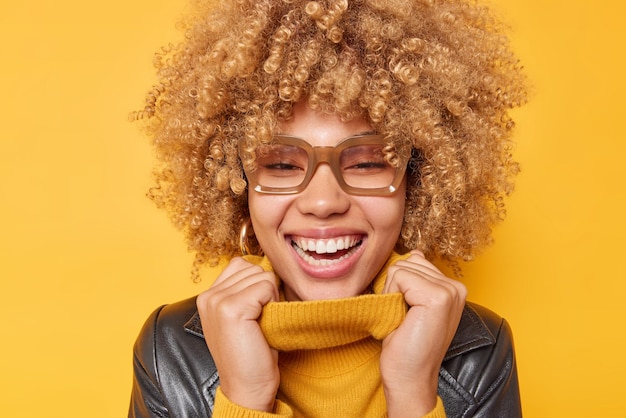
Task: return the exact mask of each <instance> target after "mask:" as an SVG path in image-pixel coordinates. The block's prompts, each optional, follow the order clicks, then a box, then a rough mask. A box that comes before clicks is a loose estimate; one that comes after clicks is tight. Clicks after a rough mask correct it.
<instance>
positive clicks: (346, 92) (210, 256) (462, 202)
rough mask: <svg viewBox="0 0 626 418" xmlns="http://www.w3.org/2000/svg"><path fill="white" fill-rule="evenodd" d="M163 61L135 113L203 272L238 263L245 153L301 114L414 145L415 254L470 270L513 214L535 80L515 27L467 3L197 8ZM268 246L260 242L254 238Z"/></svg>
mask: <svg viewBox="0 0 626 418" xmlns="http://www.w3.org/2000/svg"><path fill="white" fill-rule="evenodd" d="M182 27H183V29H184V32H185V38H184V41H183V42H181V43H180V44H179V45H177V46H170V47H168V48H164V49H163V50H162V51H161V52H160V53H159V54H157V56H156V61H155V66H156V68H157V74H158V78H159V79H158V84H156V85H155V86H154V87H153V89H152V90H151V91H150V92H149V93H148V95H147V99H146V105H145V108H144V109H143V110H142V111H139V112H136V113H135V115H134V116H135V117H136V118H138V119H144V120H146V121H147V128H148V131H149V134H150V135H151V136H152V138H153V141H154V147H155V149H156V152H157V158H158V161H159V164H158V166H157V168H156V172H155V175H156V186H155V187H154V188H152V189H151V191H150V193H149V196H150V197H151V198H152V199H153V200H154V201H155V202H156V204H157V205H158V206H159V207H163V208H165V209H167V210H168V212H169V213H170V215H171V218H172V220H173V222H174V223H175V224H176V225H177V226H178V227H180V228H182V229H184V231H185V232H186V235H187V238H188V246H189V249H190V250H192V251H194V252H195V254H196V259H195V262H194V271H195V273H194V277H196V278H197V277H198V276H197V269H198V267H200V266H201V265H203V264H205V263H208V264H210V265H215V264H216V263H217V262H218V260H219V259H220V258H221V257H232V256H234V255H236V254H237V253H239V245H238V236H239V230H240V227H241V224H242V223H243V222H244V221H245V220H246V219H247V218H248V205H247V193H246V192H247V183H246V179H245V175H244V173H243V170H242V165H241V161H240V158H239V155H238V144H239V143H240V142H241V141H245V142H244V143H245V144H246V146H247V147H248V148H249V149H254V147H255V146H257V145H258V144H260V143H266V142H269V141H271V138H272V135H273V132H274V129H275V127H276V126H277V124H278V123H280V121H284V120H288V119H289V118H290V116H291V114H292V106H293V105H294V103H296V102H299V101H302V100H307V101H308V103H309V105H310V106H311V107H312V108H314V109H318V110H320V111H323V112H331V113H335V114H337V115H339V116H340V117H341V118H342V119H344V120H349V119H351V118H355V117H363V118H365V119H366V120H367V121H368V122H369V123H370V124H371V125H372V126H373V127H374V129H376V131H377V132H380V133H382V134H384V135H385V136H386V138H387V140H388V141H389V143H390V144H393V145H394V146H395V147H397V148H398V149H400V148H405V147H407V146H408V147H411V149H412V150H413V157H412V160H411V162H410V163H409V170H408V174H407V176H408V181H407V195H406V209H405V215H404V221H403V226H402V232H401V235H400V237H399V238H398V246H399V247H401V248H419V249H421V250H422V251H424V252H425V253H426V255H427V256H430V257H440V258H443V259H447V260H458V259H464V260H469V259H471V258H472V257H473V256H474V254H475V251H476V249H478V248H480V247H481V246H483V245H485V244H487V243H489V242H490V240H491V226H492V225H493V224H494V223H495V222H497V221H498V220H500V219H501V218H502V217H503V215H504V206H503V196H505V195H507V194H508V193H509V192H510V191H511V190H512V188H513V182H512V179H513V177H514V175H515V174H516V173H517V172H518V165H517V164H516V163H515V162H514V161H513V160H512V158H511V148H512V145H511V142H510V137H511V130H512V128H513V121H512V120H511V118H510V116H509V110H510V109H512V108H514V107H516V106H519V105H521V104H522V103H523V102H525V100H526V89H525V80H524V76H523V74H522V71H521V68H520V65H519V64H518V60H517V59H516V57H515V56H514V55H513V53H512V52H511V49H510V47H509V44H508V39H507V37H506V36H505V35H504V31H503V28H502V25H501V24H500V23H499V22H498V21H497V19H495V18H494V17H493V15H492V14H491V12H490V11H489V10H488V9H486V8H485V7H483V6H480V5H478V4H477V3H476V2H474V1H465V0H314V1H311V0H233V1H227V2H211V1H197V2H196V4H195V9H194V13H192V14H191V15H190V16H189V17H188V18H187V19H186V20H185V21H184V22H183V23H182ZM256 245H258V243H256Z"/></svg>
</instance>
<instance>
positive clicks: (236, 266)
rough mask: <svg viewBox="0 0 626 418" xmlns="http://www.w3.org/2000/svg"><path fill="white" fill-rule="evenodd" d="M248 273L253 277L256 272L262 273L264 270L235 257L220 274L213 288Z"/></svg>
mask: <svg viewBox="0 0 626 418" xmlns="http://www.w3.org/2000/svg"><path fill="white" fill-rule="evenodd" d="M243 271H248V273H247V275H251V274H253V273H254V272H258V273H260V272H262V271H263V268H262V267H261V266H258V265H256V264H252V263H250V262H248V261H246V260H244V259H243V258H241V257H235V258H233V259H232V260H230V262H229V263H228V265H227V266H226V268H225V269H224V270H223V271H222V272H221V273H220V275H219V276H218V277H217V279H216V280H215V282H213V285H212V287H216V286H219V285H220V283H223V282H224V281H226V280H229V278H231V277H232V276H233V275H236V274H237V273H240V272H243Z"/></svg>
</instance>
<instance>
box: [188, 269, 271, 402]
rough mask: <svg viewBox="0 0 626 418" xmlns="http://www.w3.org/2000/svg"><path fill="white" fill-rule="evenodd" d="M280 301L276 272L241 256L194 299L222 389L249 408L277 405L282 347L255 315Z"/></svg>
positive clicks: (257, 315) (231, 398) (229, 397)
mask: <svg viewBox="0 0 626 418" xmlns="http://www.w3.org/2000/svg"><path fill="white" fill-rule="evenodd" d="M277 300H278V289H277V287H276V278H275V276H274V274H273V273H271V272H266V271H264V270H263V269H262V268H261V267H260V266H257V265H255V264H251V263H249V262H247V261H246V260H244V259H243V258H239V257H237V258H234V259H232V260H231V261H230V263H229V264H228V266H227V267H226V268H225V269H224V271H223V272H222V273H221V274H220V275H219V277H218V278H217V280H216V281H215V283H214V284H213V286H211V288H209V290H207V291H205V292H203V293H201V294H200V295H198V298H197V301H196V304H197V306H198V312H199V314H200V320H201V322H202V331H203V333H204V337H205V340H206V343H207V345H208V347H209V350H210V351H211V355H212V357H213V360H214V361H215V365H216V366H217V370H218V373H219V376H220V386H221V390H222V392H223V393H224V395H226V397H227V398H228V399H229V400H230V401H231V402H234V403H236V404H238V405H240V406H243V407H246V408H249V409H255V410H259V411H267V412H270V411H272V409H273V407H274V400H275V399H276V392H277V391H278V384H279V383H280V373H279V371H278V352H277V351H276V350H274V349H271V348H270V347H269V345H268V344H267V341H266V340H265V337H264V336H263V333H262V332H261V328H260V327H259V324H258V322H257V319H258V318H259V316H261V311H262V309H263V306H265V305H266V304H267V303H268V302H271V301H277Z"/></svg>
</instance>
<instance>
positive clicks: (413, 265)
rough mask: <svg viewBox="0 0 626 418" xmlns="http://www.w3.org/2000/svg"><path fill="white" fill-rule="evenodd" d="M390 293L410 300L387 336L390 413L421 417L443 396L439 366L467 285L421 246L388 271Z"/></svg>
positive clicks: (384, 357)
mask: <svg viewBox="0 0 626 418" xmlns="http://www.w3.org/2000/svg"><path fill="white" fill-rule="evenodd" d="M384 292H385V293H392V292H401V293H402V294H403V295H404V299H405V301H406V303H407V304H408V306H409V311H408V313H407V316H406V318H405V320H404V321H403V322H402V324H401V325H400V326H399V327H398V328H397V329H396V330H395V331H393V332H392V333H391V334H390V335H389V336H387V337H386V338H385V339H384V340H383V348H382V353H381V358H380V372H381V376H382V380H383V387H384V390H385V397H386V399H387V410H388V414H389V417H393V418H397V417H405V416H406V417H409V416H410V417H418V416H422V415H425V414H427V413H428V412H430V411H431V410H432V409H433V408H434V407H435V405H436V401H437V382H438V377H439V369H440V367H441V363H442V361H443V358H444V356H445V353H446V351H447V349H448V346H449V345H450V342H451V341H452V338H453V337H454V334H455V332H456V329H457V327H458V324H459V321H460V319H461V313H462V312H463V307H464V305H465V298H466V296H467V290H466V288H465V286H464V285H463V284H462V283H460V282H458V281H456V280H452V279H449V278H447V277H446V276H444V275H443V273H441V272H440V271H439V270H438V269H437V268H436V267H435V266H434V265H433V264H431V263H430V262H429V261H428V260H426V259H425V258H424V255H423V254H422V253H421V252H419V251H412V252H411V256H410V257H409V258H408V259H406V260H402V261H398V262H397V263H396V264H395V265H393V266H391V267H390V268H389V270H388V273H387V282H386V283H385V289H384Z"/></svg>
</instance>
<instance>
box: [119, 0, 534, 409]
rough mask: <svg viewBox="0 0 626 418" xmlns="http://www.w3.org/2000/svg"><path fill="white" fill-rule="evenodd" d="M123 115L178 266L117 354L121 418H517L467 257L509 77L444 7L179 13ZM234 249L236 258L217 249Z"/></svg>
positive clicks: (496, 37)
mask: <svg viewBox="0 0 626 418" xmlns="http://www.w3.org/2000/svg"><path fill="white" fill-rule="evenodd" d="M185 32H186V36H185V40H184V42H183V43H181V44H180V45H179V46H178V47H174V48H169V49H168V50H166V51H164V52H163V53H162V54H160V55H159V58H160V59H159V60H157V68H158V72H159V77H160V83H159V84H158V85H157V86H155V88H154V89H153V91H152V92H150V93H149V95H148V100H147V104H146V107H145V109H144V111H142V112H140V113H139V114H138V115H137V117H139V118H144V119H146V120H147V121H148V129H149V132H150V134H151V135H152V137H153V138H154V144H155V148H156V150H157V155H158V158H159V160H160V166H159V170H158V172H157V182H158V186H157V187H155V188H154V189H153V190H152V191H151V197H152V198H153V199H154V200H155V202H156V203H157V204H158V205H160V206H162V207H164V208H166V209H167V210H168V211H169V212H170V214H171V216H172V219H173V221H174V222H175V224H176V225H178V226H180V227H181V228H182V229H183V230H184V231H185V232H186V235H187V237H188V242H189V247H190V249H192V250H193V251H194V252H195V254H196V260H195V262H194V272H193V275H194V278H196V279H197V278H198V277H199V273H198V271H199V268H200V267H201V266H202V265H205V264H209V265H213V266H215V265H216V264H217V263H218V261H219V260H226V262H227V265H226V267H225V268H224V269H223V271H221V273H220V274H219V276H218V277H217V279H216V280H215V282H214V283H213V284H212V285H211V286H210V287H209V288H208V290H206V291H205V292H203V293H202V294H200V295H199V296H198V297H197V298H192V299H189V300H186V301H182V302H179V303H175V304H172V305H168V306H165V307H161V308H159V309H158V310H157V311H155V312H154V313H153V314H152V316H151V317H150V318H149V319H148V321H147V322H146V325H145V326H144V328H143V330H142V331H141V333H140V335H139V338H138V340H137V343H136V345H135V369H134V370H135V375H134V385H133V393H132V399H131V407H130V412H129V416H141V417H145V416H158V417H165V416H172V417H200V416H211V415H213V416H216V417H217V416H225V417H230V416H241V417H271V416H296V417H297V416H324V417H328V416H337V417H348V416H354V417H363V416H367V417H369V416H389V417H404V416H407V417H408V416H411V417H418V416H427V417H441V416H451V417H469V416H480V417H498V416H503V417H504V416H506V417H516V416H521V412H520V404H519V393H518V385H517V373H516V367H515V356H514V353H513V346H512V338H511V334H510V330H509V328H508V325H507V324H506V322H505V321H504V320H502V319H501V318H499V317H498V316H497V315H496V314H494V313H492V312H490V311H488V310H486V309H485V308H482V307H480V306H477V305H473V304H466V303H465V298H466V290H465V287H464V286H463V285H462V284H461V283H460V282H458V281H457V280H454V279H451V278H448V277H446V276H445V275H444V274H443V273H441V272H440V271H439V270H438V269H437V267H435V265H433V264H432V263H431V262H430V261H428V260H431V259H434V258H440V259H444V260H448V261H449V262H450V263H451V265H452V266H453V267H454V266H456V264H455V260H457V259H466V260H467V259H470V258H471V257H472V256H473V254H474V253H475V251H476V250H477V249H478V248H480V247H481V246H483V245H484V244H487V243H488V242H489V240H490V227H491V225H493V223H495V222H496V221H498V220H499V219H500V218H501V217H502V214H503V207H502V202H501V200H502V197H503V196H504V195H506V194H507V193H509V192H510V191H511V189H512V181H511V180H512V177H513V176H514V174H515V173H516V171H517V165H516V164H515V163H514V162H512V160H511V157H510V144H509V138H510V135H511V129H512V127H513V123H512V121H511V120H510V118H509V117H508V113H507V112H508V110H509V109H510V108H512V107H515V106H518V105H520V104H521V103H522V102H523V101H524V100H525V90H524V82H523V76H522V75H521V74H520V71H519V68H518V65H517V62H516V60H515V58H514V56H513V55H512V54H511V52H510V50H509V48H508V44H507V40H506V38H505V37H504V36H503V35H502V33H501V31H500V30H499V29H498V24H497V22H496V21H495V20H494V19H493V18H492V17H491V15H490V14H489V12H488V11H487V10H486V9H484V8H481V7H479V6H477V5H475V4H473V3H469V2H465V1H461V0H459V1H456V0H439V1H426V0H424V1H418V0H411V1H406V0H401V1H390V0H385V1H382V0H360V1H348V0H324V1H301V0H261V1H259V0H238V1H233V2H225V3H224V4H213V3H212V2H205V3H202V4H197V5H196V11H195V14H194V15H193V17H192V18H191V19H189V20H188V21H187V22H186V24H185ZM242 254H243V255H245V256H244V257H238V255H242Z"/></svg>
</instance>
